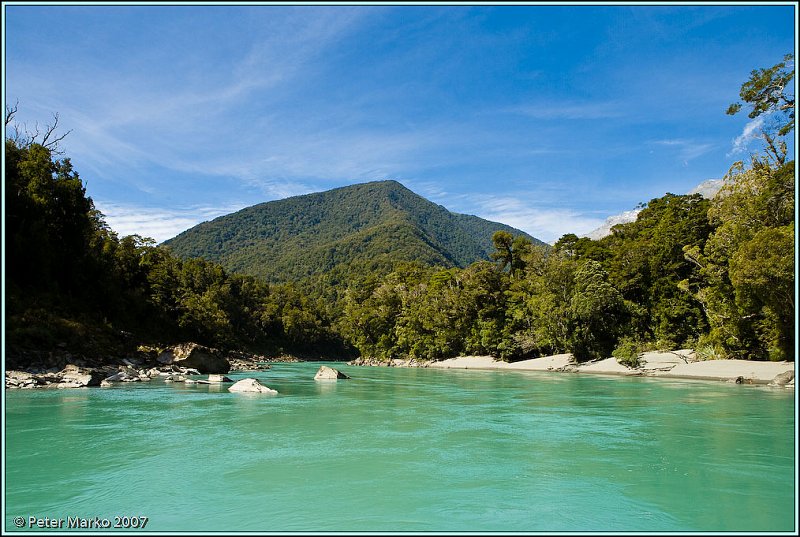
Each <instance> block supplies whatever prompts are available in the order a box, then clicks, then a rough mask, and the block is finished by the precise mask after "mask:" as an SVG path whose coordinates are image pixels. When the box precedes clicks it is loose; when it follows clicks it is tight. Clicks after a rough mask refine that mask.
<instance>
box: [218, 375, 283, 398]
mask: <svg viewBox="0 0 800 537" xmlns="http://www.w3.org/2000/svg"><path fill="white" fill-rule="evenodd" d="M228 391H229V392H250V393H269V394H277V393H278V392H277V391H276V390H273V389H272V388H268V387H267V386H264V385H263V384H261V383H260V382H258V380H257V379H251V378H246V379H242V380H240V381H239V382H237V383H235V384H234V385H233V386H231V387H230V388H228Z"/></svg>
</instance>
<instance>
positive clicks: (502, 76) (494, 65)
mask: <svg viewBox="0 0 800 537" xmlns="http://www.w3.org/2000/svg"><path fill="white" fill-rule="evenodd" d="M4 7H5V13H4V19H5V21H4V22H5V32H4V33H5V40H6V41H5V58H4V68H5V73H4V74H5V81H4V82H5V92H6V93H5V95H4V97H5V101H6V103H8V104H12V105H13V104H14V103H15V102H17V101H18V102H19V112H18V119H19V120H20V121H21V122H25V123H27V124H28V125H29V126H30V125H33V124H34V123H35V122H36V121H38V122H39V123H40V124H42V123H47V122H48V121H51V120H52V114H53V113H56V112H57V113H58V114H59V118H60V120H59V125H60V126H61V127H63V129H64V130H69V129H71V130H72V132H71V133H70V134H69V135H68V136H67V138H66V139H65V140H64V141H63V143H62V148H63V149H64V150H65V156H69V157H70V158H71V159H72V162H73V165H74V166H75V169H76V170H77V171H78V172H79V173H80V175H81V177H82V179H83V180H84V181H85V183H86V187H87V193H88V194H89V195H90V196H91V197H92V198H93V199H94V201H95V204H96V205H97V207H98V208H99V209H100V210H101V211H102V212H103V213H104V214H105V215H106V219H107V221H108V223H109V224H110V225H111V227H112V228H113V229H115V230H116V231H117V232H118V233H120V234H121V235H125V234H132V233H138V234H141V235H145V236H150V237H153V238H155V239H156V240H158V241H163V240H165V239H167V238H170V237H172V236H174V235H176V234H177V233H179V232H181V231H183V230H184V229H187V228H189V227H191V226H192V225H194V224H197V223H199V222H201V221H204V220H209V219H211V218H213V217H216V216H219V215H221V214H226V213H229V212H232V211H234V210H237V209H240V208H243V207H246V206H249V205H254V204H256V203H260V202H263V201H269V200H275V199H279V198H284V197H287V196H291V195H297V194H305V193H309V192H315V191H322V190H328V189H330V188H335V187H340V186H344V185H348V184H354V183H361V182H366V181H373V180H382V179H396V180H398V181H400V182H402V183H403V184H405V185H406V186H407V187H409V188H410V189H412V190H414V191H415V192H417V193H418V194H421V195H423V196H425V197H427V198H428V199H430V200H432V201H434V202H436V203H438V204H441V205H444V206H445V207H447V208H448V209H450V210H452V211H456V212H461V213H468V214H475V215H478V216H481V217H484V218H488V219H491V220H497V221H501V222H504V223H507V224H510V225H512V226H515V227H517V228H520V229H523V230H525V231H527V232H529V233H531V234H532V235H534V236H536V237H538V238H540V239H543V240H546V241H551V242H552V241H554V240H556V239H558V237H560V236H561V235H563V234H564V233H569V232H574V233H577V234H579V235H580V234H582V233H587V232H589V231H591V230H592V229H594V228H596V227H597V226H599V225H600V224H601V223H602V222H603V221H604V220H605V218H606V217H608V216H610V215H613V214H617V213H620V212H623V211H626V210H630V209H632V208H633V207H635V206H636V205H637V204H638V203H640V202H646V201H648V200H650V199H652V198H654V197H659V196H662V195H664V194H665V193H666V192H673V193H677V194H682V193H685V192H688V191H689V190H691V189H692V188H693V187H694V186H696V185H697V184H699V183H701V182H703V181H705V180H707V179H716V178H720V177H722V176H723V175H724V174H725V172H726V171H727V170H728V168H729V167H730V165H731V164H732V163H733V162H734V161H736V160H739V159H742V158H747V156H748V154H749V153H750V152H751V151H753V150H756V149H758V148H759V147H760V145H759V142H758V141H754V140H751V139H748V137H747V136H746V135H745V136H743V134H746V133H747V132H748V129H751V128H752V126H753V125H752V122H751V120H749V119H748V118H747V115H746V113H745V112H741V113H740V114H737V115H736V116H728V115H726V114H725V110H726V109H727V107H728V105H729V104H730V103H732V102H735V101H737V100H738V92H739V88H740V86H741V84H742V83H743V82H744V81H745V80H747V78H748V77H749V74H750V71H751V70H753V69H755V68H761V67H770V66H772V65H774V64H775V63H777V62H779V61H781V59H782V58H783V56H784V54H786V53H789V52H793V51H794V50H795V47H796V44H795V37H794V31H795V23H794V14H795V13H794V11H795V6H794V5H793V4H790V3H784V4H777V5H774V4H773V5H766V4H753V5H746V4H740V5H736V4H734V5H727V6H723V5H638V6H633V5H607V6H599V5H559V6H554V5H551V6H548V5H527V6H526V5H508V6H493V5H471V6H467V5H462V6H456V5H438V6H435V5H431V6H413V5H389V6H379V5H373V6H366V5H362V6H346V5H328V6H311V5H295V6H277V5H253V4H250V5H240V6H230V5H211V6H201V5H195V6H191V5H177V6H167V5H144V6H142V5H140V6H132V5H128V6H126V5H107V6H79V5H61V6H59V5H38V6H37V5H14V4H9V3H7V4H5V5H4ZM790 150H791V151H792V152H794V144H793V143H791V145H790Z"/></svg>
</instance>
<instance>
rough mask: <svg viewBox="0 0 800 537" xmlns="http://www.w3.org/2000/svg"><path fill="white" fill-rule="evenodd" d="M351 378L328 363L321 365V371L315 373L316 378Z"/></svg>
mask: <svg viewBox="0 0 800 537" xmlns="http://www.w3.org/2000/svg"><path fill="white" fill-rule="evenodd" d="M349 378H350V377H348V376H347V375H345V374H344V373H342V372H341V371H339V370H338V369H334V368H332V367H328V366H326V365H322V366H320V367H319V371H317V374H316V375H314V380H337V379H349Z"/></svg>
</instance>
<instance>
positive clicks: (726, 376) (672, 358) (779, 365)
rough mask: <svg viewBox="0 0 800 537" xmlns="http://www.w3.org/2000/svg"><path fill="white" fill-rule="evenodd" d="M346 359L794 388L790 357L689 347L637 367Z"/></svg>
mask: <svg viewBox="0 0 800 537" xmlns="http://www.w3.org/2000/svg"><path fill="white" fill-rule="evenodd" d="M348 365H353V366H372V367H375V366H381V367H429V368H436V369H476V370H515V371H551V372H564V373H590V374H600V375H623V376H640V377H653V378H672V379H687V380H705V381H722V382H730V383H735V384H760V385H769V386H776V387H785V388H790V389H794V373H795V367H794V362H754V361H748V360H700V359H699V358H698V357H697V354H696V353H695V351H694V350H692V349H681V350H677V351H663V352H646V353H643V354H641V355H640V356H639V360H638V365H637V366H636V367H628V366H626V365H623V364H620V363H619V362H617V360H616V359H615V358H607V359H604V360H595V361H591V362H582V363H578V362H576V361H575V360H574V358H573V357H572V355H570V354H558V355H554V356H545V357H542V358H534V359H531V360H523V361H520V362H502V361H498V360H495V359H494V358H492V357H491V356H460V357H458V358H450V359H448V360H441V361H429V360H415V359H410V360H401V359H395V360H389V361H387V360H379V359H375V358H357V359H356V360H352V361H350V362H348Z"/></svg>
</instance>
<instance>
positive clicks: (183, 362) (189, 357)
mask: <svg viewBox="0 0 800 537" xmlns="http://www.w3.org/2000/svg"><path fill="white" fill-rule="evenodd" d="M172 354H173V356H174V359H173V360H172V365H175V366H179V367H184V368H194V369H197V371H199V372H200V373H202V374H205V373H227V372H228V371H230V369H231V364H230V363H229V362H228V360H227V359H226V358H225V357H224V356H222V353H220V352H219V351H218V350H217V349H211V348H209V347H204V346H202V345H198V344H197V343H185V344H182V345H176V346H175V347H174V348H173V349H172Z"/></svg>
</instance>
